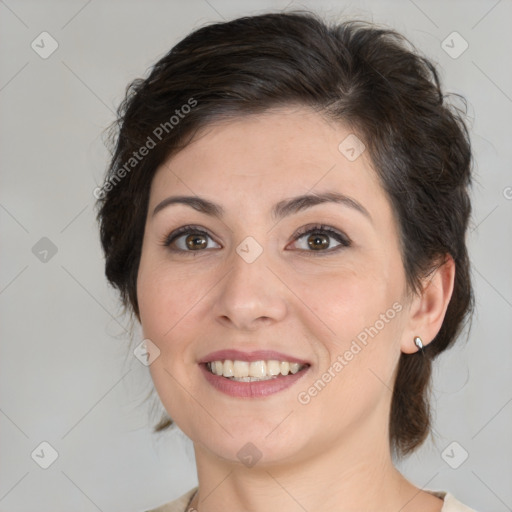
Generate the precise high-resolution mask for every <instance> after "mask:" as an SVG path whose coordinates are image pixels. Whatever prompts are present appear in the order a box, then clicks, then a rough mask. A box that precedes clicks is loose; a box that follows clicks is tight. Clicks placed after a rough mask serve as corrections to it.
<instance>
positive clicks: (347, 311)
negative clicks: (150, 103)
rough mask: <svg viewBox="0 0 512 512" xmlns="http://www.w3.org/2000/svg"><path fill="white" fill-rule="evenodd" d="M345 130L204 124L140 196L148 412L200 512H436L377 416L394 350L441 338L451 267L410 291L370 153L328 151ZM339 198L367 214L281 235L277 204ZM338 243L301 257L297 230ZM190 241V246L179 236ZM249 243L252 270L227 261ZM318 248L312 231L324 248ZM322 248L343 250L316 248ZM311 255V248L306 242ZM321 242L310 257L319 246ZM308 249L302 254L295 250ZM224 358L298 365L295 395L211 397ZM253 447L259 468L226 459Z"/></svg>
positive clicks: (384, 415) (305, 123)
mask: <svg viewBox="0 0 512 512" xmlns="http://www.w3.org/2000/svg"><path fill="white" fill-rule="evenodd" d="M350 133H351V131H350V129H349V128H348V127H346V126H343V125H341V124H339V123H336V124H334V123H330V122H327V121H326V120H325V119H324V118H323V117H321V116H320V114H318V113H315V112H313V111H312V110H310V109H308V108H306V107H299V108H295V107H293V108H292V107H287V108H282V109H281V110H273V111H267V112H266V113H264V114H259V115H253V116H244V117H243V118H239V119H236V120H230V121H228V122H223V123H218V124H215V125H210V126H209V127H208V128H207V129H203V130H202V131H201V132H200V136H198V137H197V138H196V139H195V140H194V142H193V143H191V144H190V145H188V146H187V147H186V148H185V149H184V150H182V151H181V152H179V153H178V154H176V155H174V156H172V157H171V158H170V159H169V160H168V161H166V162H165V163H164V164H163V165H161V166H160V168H159V169H158V170H157V173H156V175H155V177H154V180H153V183H152V186H151V191H150V199H149V210H148V216H147V222H146V226H145V234H144V240H143V247H142V256H141V261H140V268H139V274H138V282H137V294H138V302H139V307H140V321H141V324H142V328H143V333H144V337H145V338H149V339H151V340H152V342H153V343H154V344H155V345H156V346H157V347H158V349H159V350H160V355H159V356H158V357H157V358H156V360H155V361H154V362H153V363H152V364H151V365H150V371H151V375H152V379H153V381H154V384H155V388H156V390H157V392H158V394H159V396H160V399H161V401H162V403H163V405H164V407H165V408H166V410H167V411H168V413H169V415H170V416H171V417H172V418H173V420H174V421H175V422H176V424H177V425H178V426H179V427H180V429H181V430H182V431H183V432H184V433H185V434H186V435H187V436H188V437H189V438H190V439H191V440H192V441H193V443H194V450H195V456H196V463H197V470H198V480H199V493H198V496H196V499H194V501H193V503H192V505H193V506H194V508H195V509H197V510H199V511H201V512H202V511H208V512H216V511H221V510H226V504H228V503H229V509H230V510H239V511H247V510H250V511H252V512H257V511H264V510H265V511H266V510H268V509H269V504H271V506H272V509H274V510H286V511H290V512H294V511H301V512H302V511H303V510H304V509H305V510H307V511H308V512H315V511H320V510H322V511H323V512H325V511H335V510H336V511H338V512H339V511H347V512H348V511H355V510H379V511H380V512H386V511H390V512H391V511H393V512H397V511H398V510H400V511H401V512H413V511H418V512H419V511H420V510H421V511H422V512H425V511H427V512H434V511H439V510H441V507H442V505H443V502H442V500H441V499H439V498H437V497H434V496H433V495H431V494H429V493H426V492H424V491H422V490H421V489H419V488H417V487H415V486H414V485H413V484H412V483H411V482H409V481H408V480H407V479H405V478H404V477H403V476H402V475H401V474H400V473H399V472H398V470H397V469H396V468H395V467H394V465H393V463H392V460H391V454H390V448H389V442H388V418H389V412H390V404H391V390H392V388H393V381H394V375H395V370H396V367H397V363H398V360H399V357H400V354H401V353H402V352H404V353H412V352H415V351H417V348H416V346H415V345H414V342H413V339H414V337H415V336H421V338H422V340H423V343H424V345H426V344H427V343H429V342H430V341H431V340H432V339H433V338H434V337H435V335H436V334H437V332H438V331H439V329H440V327H441V324H442V321H443V318H444V315H445V312H446V308H447V306H448V302H449V299H450V297H451V294H452V290H453V278H454V263H453V260H452V259H451V258H449V259H448V262H447V263H446V264H445V265H443V266H442V267H440V268H439V269H438V270H437V271H436V272H435V273H434V275H433V276H430V277H429V280H428V282H427V281H425V283H424V287H423V291H422V292H421V293H420V294H417V295H413V294H410V293H408V291H407V287H406V281H405V272H404V268H403V263H402V260H401V254H400V249H399V239H398V227H397V224H396V220H395V218H394V216H393V212H392V209H391V206H390V203H389V201H388V199H387V197H386V195H385V193H384V191H383V189H382V187H381V186H380V184H379V182H378V180H377V175H376V174H375V172H374V171H373V169H372V167H371V163H370V160H369V155H368V154H367V153H368V152H367V151H365V152H363V153H362V155H361V156H360V157H359V158H357V159H356V160H355V161H353V162H350V161H349V160H348V159H347V158H346V157H345V156H344V155H343V154H342V153H341V152H340V151H339V150H338V145H339V144H340V142H341V141H343V140H344V139H345V138H346V137H347V136H348V135H349V134H350ZM325 191H335V192H340V193H343V194H346V195H348V196H350V197H351V198H353V199H355V200H356V201H358V202H359V203H360V204H362V205H363V206H364V208H366V209H367V210H368V212H369V213H370V215H371V221H370V220H369V219H367V218H366V217H365V216H364V215H362V214H361V213H360V212H358V211H357V210H355V209H353V208H350V207H347V206H343V205H340V204H335V203H324V204H319V205H316V206H314V207H311V208H309V209H306V210H304V211H301V212H298V213H294V214H291V215H290V216H288V217H285V218H283V219H282V220H280V221H279V222H277V223H276V221H275V220H273V219H272V217H271V215H270V211H271V208H272V206H273V205H274V204H275V203H277V202H279V201H281V200H283V199H287V198H291V197H294V196H299V195H302V194H306V193H320V192H325ZM174 195H197V196H200V197H203V198H206V199H208V200H211V201H214V202H216V203H218V204H220V205H221V206H222V207H223V209H224V210H225V213H224V216H223V217H222V219H217V218H215V217H212V216H209V215H207V214H205V213H201V212H198V211H196V210H195V209H193V208H191V207H190V206H187V205H182V204H174V205H170V206H167V207H166V208H164V209H162V210H161V211H160V212H159V213H157V214H156V215H154V216H153V215H152V212H153V210H154V208H155V206H156V205H157V204H158V203H160V201H162V200H163V199H165V198H167V197H169V196H174ZM316 223H321V224H325V225H327V226H329V227H331V228H333V229H334V230H337V231H341V232H342V233H344V234H345V235H346V236H348V237H349V239H350V240H351V245H350V246H349V247H342V249H341V250H339V251H333V252H326V249H323V251H324V253H322V252H321V251H319V250H316V251H315V250H312V249H311V248H308V243H307V241H308V236H309V238H310V239H311V238H313V239H314V238H315V237H314V236H313V237H311V236H310V235H305V236H303V237H302V238H294V234H295V233H296V231H297V230H298V229H299V228H301V227H303V226H306V225H309V224H316ZM186 224H194V225H197V226H199V227H201V228H202V229H203V230H205V231H207V232H208V233H210V235H211V238H210V237H206V238H205V239H204V240H206V241H207V242H208V246H207V247H206V248H203V249H199V250H195V251H193V250H190V249H189V250H188V251H189V252H185V251H186V246H185V244H184V241H185V239H186V237H187V234H185V235H183V236H182V237H181V239H180V240H181V245H179V246H177V247H176V244H177V243H179V242H176V243H175V248H178V249H179V247H181V248H182V249H183V250H182V251H181V252H179V251H178V252H172V251H170V248H168V247H165V246H163V245H162V240H164V239H165V237H166V236H167V235H169V233H171V232H172V231H173V230H175V229H177V228H179V227H181V226H184V225H186ZM192 234H193V233H192ZM248 236H251V237H253V238H254V239H255V240H256V241H257V242H258V243H259V244H260V246H261V247H262V248H263V252H262V254H261V255H260V256H259V257H258V258H257V259H256V260H255V261H254V262H253V263H247V262H246V261H245V260H244V259H243V258H241V257H240V256H239V255H238V253H237V252H236V248H237V246H238V245H239V244H240V243H241V242H242V240H244V239H245V238H246V237H248ZM324 236H325V235H324ZM327 240H328V241H330V245H329V246H328V247H329V249H328V250H330V248H331V247H334V246H338V244H339V242H338V241H336V240H335V239H334V238H331V237H327ZM317 244H318V242H317ZM320 245H321V243H320ZM308 251H309V252H308ZM397 302H398V303H399V304H400V305H401V306H402V309H401V311H400V312H399V313H398V314H396V316H394V318H393V319H392V320H390V321H389V322H387V323H386V324H385V326H384V327H383V328H382V329H380V330H379V332H378V334H377V335H375V336H374V337H373V338H369V341H368V343H367V345H366V346H363V348H362V350H361V351H360V352H359V353H358V354H357V355H355V356H354V357H353V359H352V360H351V361H350V362H349V363H348V364H346V366H344V367H343V369H342V370H341V371H339V372H338V373H336V376H335V378H332V380H331V381H330V382H329V383H328V384H327V385H326V386H325V387H324V389H323V390H322V391H321V392H319V393H318V394H317V395H316V396H314V397H312V398H311V400H310V402H309V403H308V404H306V405H304V404H301V403H299V401H298V399H297V396H298V394H299V392H301V391H307V390H308V388H309V387H310V386H312V385H313V383H314V382H315V381H317V380H318V379H319V378H321V376H322V374H323V373H324V372H326V371H327V370H328V368H329V367H331V366H332V364H333V362H334V361H336V358H337V356H339V355H340V354H344V352H345V351H346V350H347V349H349V348H350V346H351V342H352V340H355V339H356V337H357V335H358V334H359V333H361V332H362V331H364V329H365V327H369V326H373V325H375V323H376V321H377V320H378V319H379V318H380V315H381V314H385V313H386V311H387V310H389V309H390V308H392V305H393V304H394V303H397ZM226 348H236V349H239V350H244V351H252V350H258V349H270V350H277V351H280V352H284V353H286V354H291V355H294V356H296V357H298V358H302V359H305V360H307V361H309V362H310V363H311V367H310V368H309V370H308V373H307V374H306V375H305V376H304V377H302V379H301V380H300V381H298V382H297V383H296V384H294V385H293V386H292V387H291V388H288V389H286V390H285V391H282V392H279V393H277V394H274V395H271V396H268V397H265V398H256V399H255V398H251V399H242V398H234V397H229V396H227V395H224V394H222V393H220V392H219V391H217V390H216V389H215V388H213V387H212V386H211V385H210V384H208V382H207V381H206V380H205V378H204V376H203V375H202V373H201V371H200V369H199V366H198V360H199V359H201V358H202V357H204V356H205V355H207V354H208V353H210V352H212V351H215V350H220V349H226ZM248 442H251V443H253V444H254V445H255V446H256V447H257V449H258V450H259V451H260V452H261V459H260V460H258V462H257V463H256V464H255V465H254V466H253V467H250V468H249V467H246V466H245V465H244V464H242V463H241V461H240V460H239V459H238V457H237V452H238V451H239V450H240V449H241V448H242V447H244V446H245V445H246V443H248Z"/></svg>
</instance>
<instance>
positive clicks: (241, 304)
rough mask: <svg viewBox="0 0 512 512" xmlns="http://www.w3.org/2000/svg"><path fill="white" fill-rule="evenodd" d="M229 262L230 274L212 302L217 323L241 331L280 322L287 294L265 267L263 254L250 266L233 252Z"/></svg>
mask: <svg viewBox="0 0 512 512" xmlns="http://www.w3.org/2000/svg"><path fill="white" fill-rule="evenodd" d="M230 260H231V261H230V262H229V265H230V271H229V272H228V274H227V275H226V277H225V278H224V279H222V281H221V282H220V283H219V287H218V288H217V294H216V297H215V301H214V306H213V312H214V314H215V317H216V318H217V320H218V321H219V322H221V323H222V324H224V325H225V326H227V327H232V328H236V329H240V330H244V331H253V330H255V329H257V328H258V327H261V326H262V325H265V324H271V323H273V322H278V321H280V320H283V318H285V316H286V313H287V300H286V291H287V290H286V288H285V286H284V285H283V283H282V281H280V280H279V279H278V278H277V277H276V275H275V273H276V272H275V271H271V270H270V269H269V268H268V267H267V261H266V257H265V252H263V254H261V255H260V256H259V257H258V258H257V259H256V260H255V261H253V262H252V263H249V262H247V261H245V260H244V259H243V258H242V257H241V256H240V255H239V254H238V253H236V252H233V255H232V256H231V258H230Z"/></svg>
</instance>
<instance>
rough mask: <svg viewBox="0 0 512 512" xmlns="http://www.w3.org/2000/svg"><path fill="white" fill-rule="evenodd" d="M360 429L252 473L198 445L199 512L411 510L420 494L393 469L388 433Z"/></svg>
mask: <svg viewBox="0 0 512 512" xmlns="http://www.w3.org/2000/svg"><path fill="white" fill-rule="evenodd" d="M375 432H376V431H375V429H370V428H369V427H368V428H366V429H365V428H364V427H362V426H361V425H359V426H358V428H354V429H353V432H352V433H350V434H347V436H346V438H345V439H344V441H343V442H342V443H339V444H338V445H333V444H330V443H326V445H322V446H320V445H315V446H309V447H304V449H303V450H300V453H299V454H297V455H296V456H294V459H293V460H289V461H286V462H283V461H279V462H275V461H269V462H261V463H260V462H258V463H257V464H256V465H254V466H253V467H251V468H248V467H245V466H244V465H243V464H241V463H239V462H238V461H237V462H233V461H228V460H225V459H222V458H220V457H218V456H217V455H216V454H214V453H212V452H211V451H210V450H208V449H206V448H205V447H204V446H201V445H198V444H194V450H195V455H196V463H197V472H198V480H199V491H198V493H197V494H196V496H195V498H194V499H193V501H192V503H191V506H192V507H193V509H194V510H197V511H198V512H220V511H225V510H226V509H228V508H229V509H230V510H251V512H260V511H261V512H263V511H265V512H266V511H268V510H269V509H272V510H287V511H297V512H303V511H304V510H307V511H308V512H316V511H322V512H328V511H336V512H341V511H347V512H348V511H349V510H351V511H353V510H380V511H382V512H386V511H387V510H389V511H390V512H391V511H393V512H396V510H402V512H406V511H407V510H412V508H409V507H408V506H406V505H407V504H408V503H409V502H410V501H411V500H413V499H414V496H415V495H416V494H417V493H418V489H417V488H416V487H414V486H413V485H412V484H411V483H410V482H408V481H407V480H406V479H405V478H404V477H403V476H402V475H401V474H400V473H399V472H398V471H397V470H396V468H395V467H394V465H393V462H392V459H391V454H390V451H389V445H388V439H387V431H385V429H384V432H383V433H381V435H376V434H375Z"/></svg>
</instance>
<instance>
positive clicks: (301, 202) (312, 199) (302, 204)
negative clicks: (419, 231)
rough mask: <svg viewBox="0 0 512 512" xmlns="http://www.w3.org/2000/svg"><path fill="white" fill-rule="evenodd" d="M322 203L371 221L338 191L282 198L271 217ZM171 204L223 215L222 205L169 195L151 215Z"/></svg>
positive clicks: (360, 205) (217, 215) (208, 213)
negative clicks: (359, 214) (344, 207)
mask: <svg viewBox="0 0 512 512" xmlns="http://www.w3.org/2000/svg"><path fill="white" fill-rule="evenodd" d="M323 203H336V204H341V205H343V206H346V207H349V208H352V209H353V210H356V211H358V212H359V213H361V214H362V215H364V216H365V217H366V218H367V219H368V220H369V221H370V222H371V223H373V220H372V217H371V215H370V213H369V212H368V210H367V209H366V208H365V207H364V206H363V205H362V204H361V203H359V202H357V201H356V200H355V199H353V198H351V197H348V196H346V195H345V194H340V193H339V192H323V193H318V194H305V195H302V196H297V197H292V198H290V199H284V200H282V201H279V202H278V203H276V204H275V205H274V206H273V208H272V212H271V213H272V218H273V219H274V220H280V219H282V218H284V217H287V216H289V215H292V214H293V213H298V212H300V211H303V210H306V209H308V208H311V207H313V206H316V205H317V204H323ZM172 204H184V205H187V206H190V207H192V208H194V210H197V211H198V212H201V213H205V214H206V215H210V216H212V217H217V218H219V219H220V218H222V217H223V215H224V208H222V206H220V205H219V204H216V203H213V202H212V201H209V200H207V199H204V198H201V197H199V196H171V197H167V198H166V199H164V200H163V201H161V202H160V203H158V204H157V205H156V207H155V209H154V210H153V214H152V216H153V217H154V216H155V215H156V214H157V213H158V212H159V211H161V210H163V209H164V208H166V207H168V206H170V205H172Z"/></svg>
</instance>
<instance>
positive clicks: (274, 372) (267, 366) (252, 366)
mask: <svg viewBox="0 0 512 512" xmlns="http://www.w3.org/2000/svg"><path fill="white" fill-rule="evenodd" d="M205 366H206V369H207V370H208V371H209V372H210V373H212V374H213V375H217V376H219V377H225V378H226V379H229V380H232V381H235V382H260V381H265V380H271V379H277V378H279V377H286V376H288V375H294V374H296V373H298V372H300V371H302V370H305V369H306V368H308V367H309V364H300V363H293V362H288V361H278V360H274V359H271V360H268V361H263V360H261V361H251V362H248V361H238V360H230V359H226V360H222V361H210V362H209V363H205Z"/></svg>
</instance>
